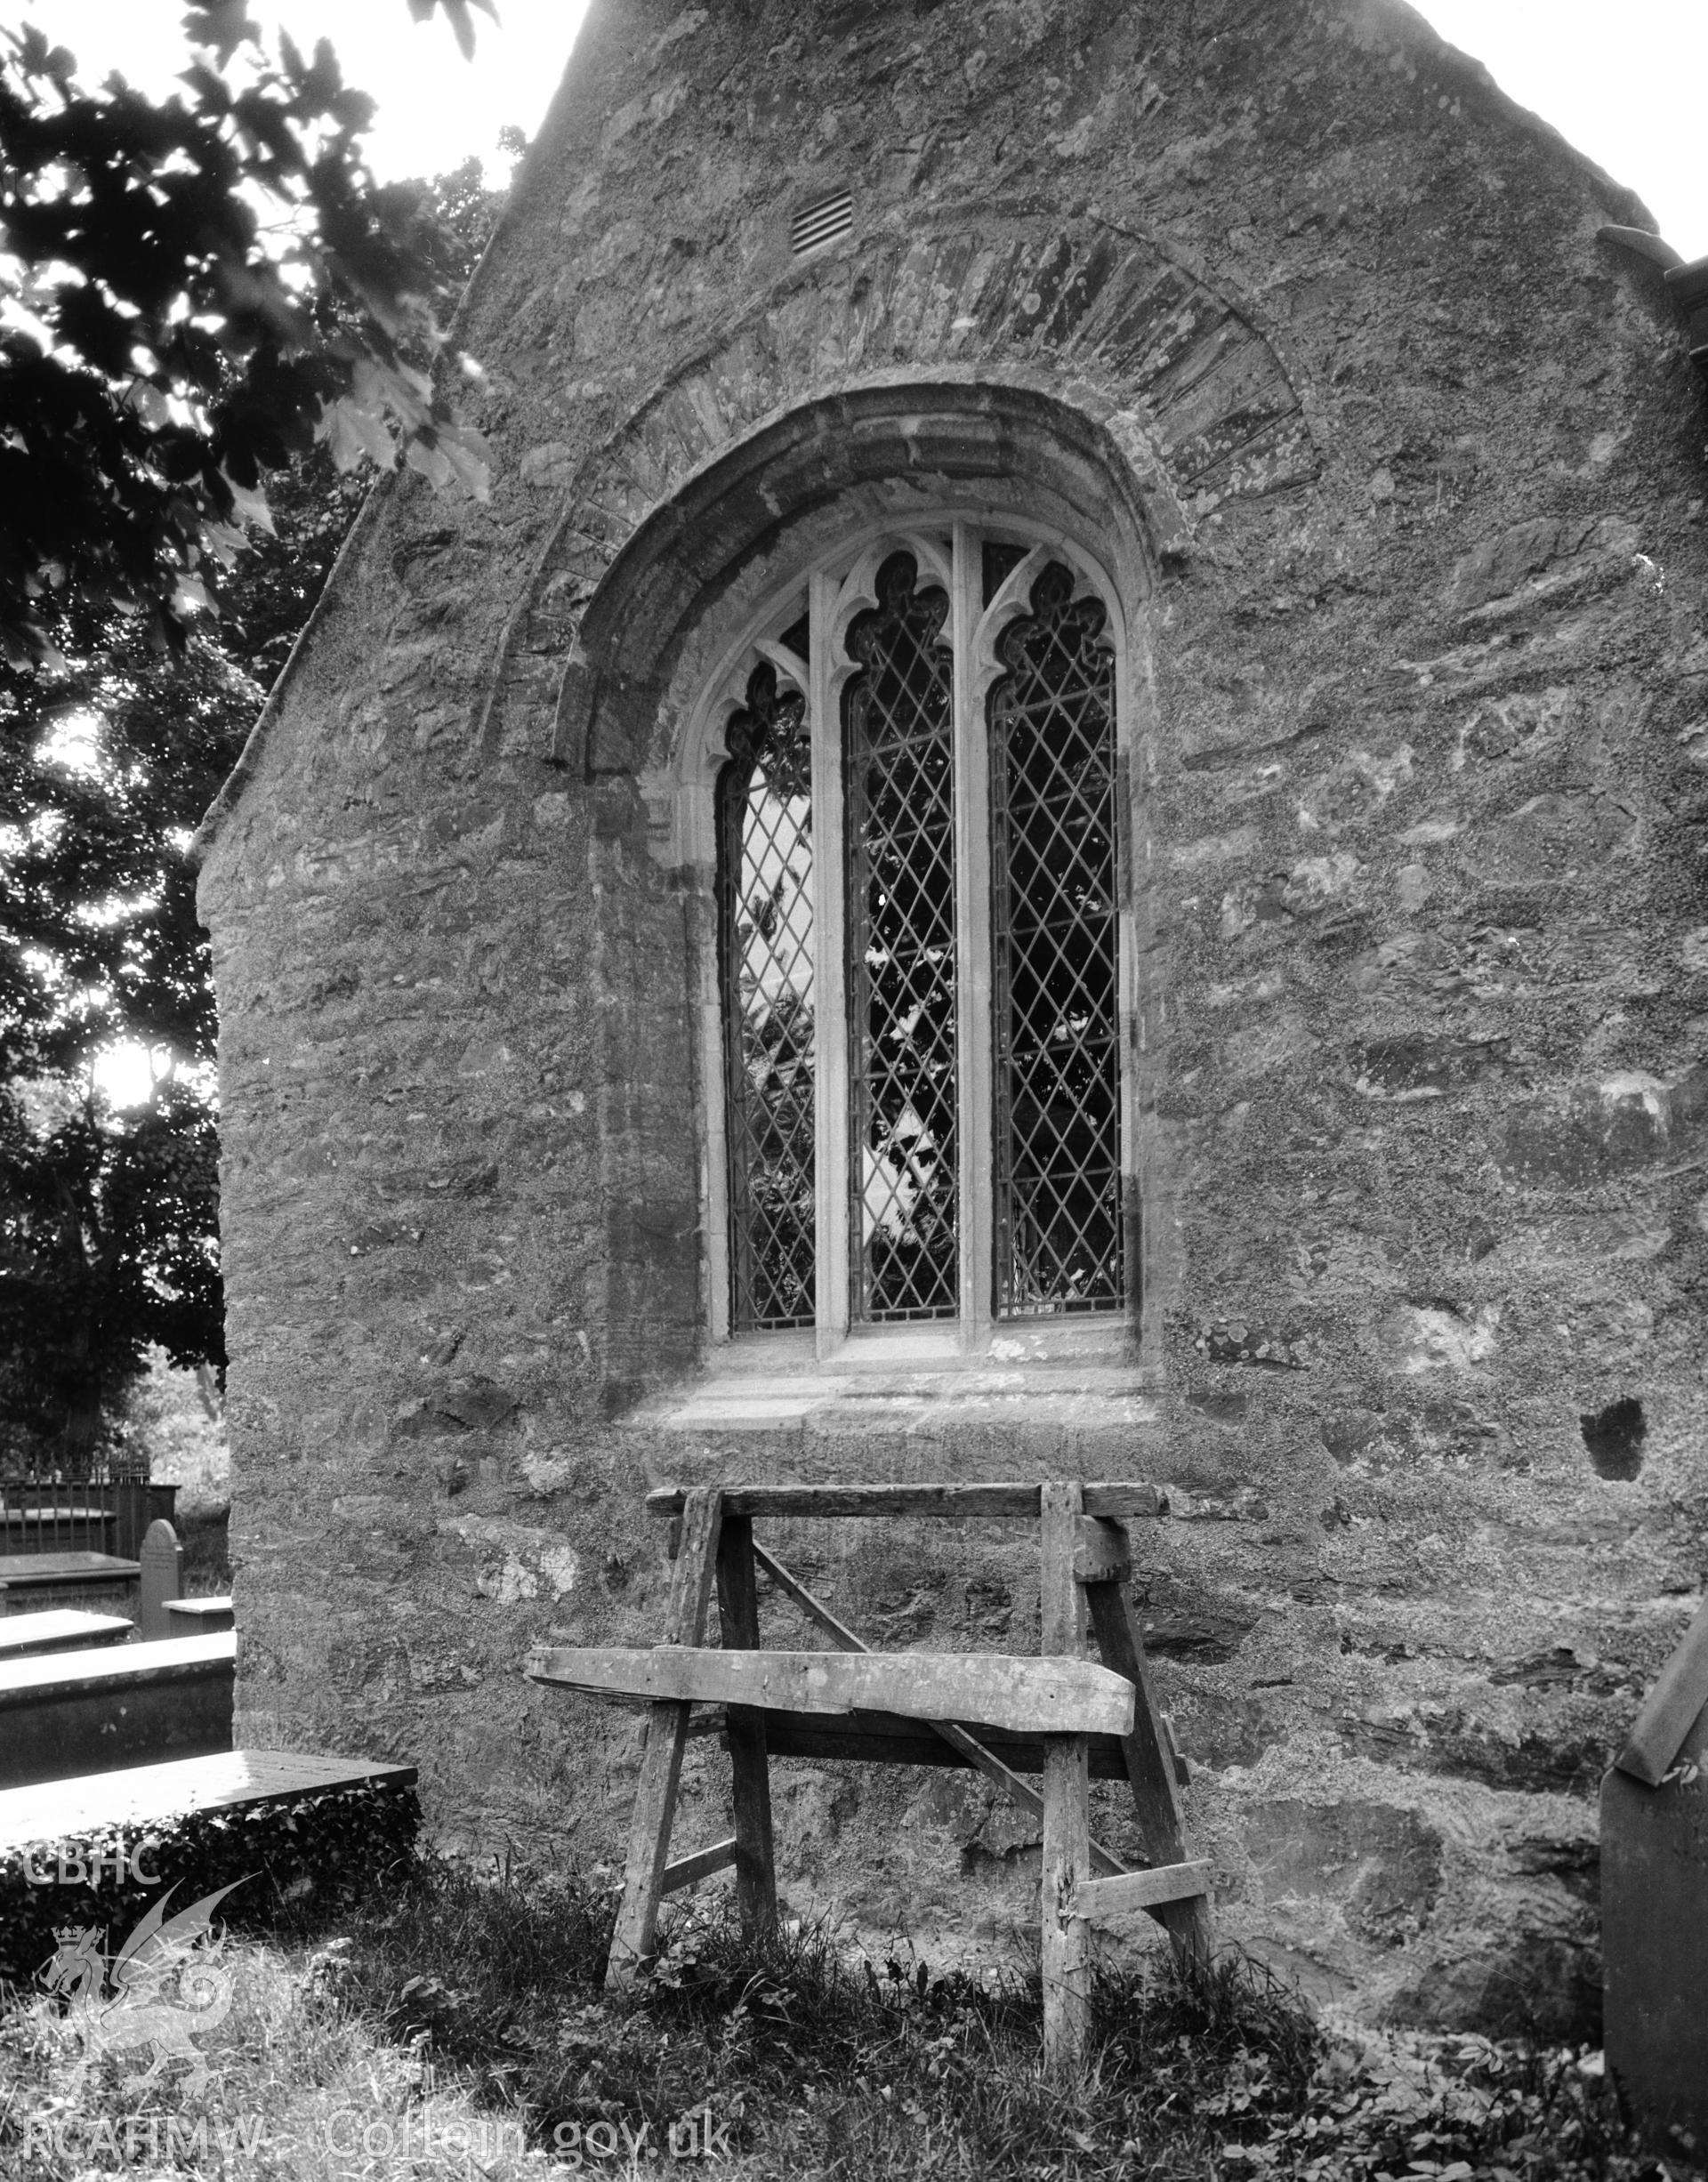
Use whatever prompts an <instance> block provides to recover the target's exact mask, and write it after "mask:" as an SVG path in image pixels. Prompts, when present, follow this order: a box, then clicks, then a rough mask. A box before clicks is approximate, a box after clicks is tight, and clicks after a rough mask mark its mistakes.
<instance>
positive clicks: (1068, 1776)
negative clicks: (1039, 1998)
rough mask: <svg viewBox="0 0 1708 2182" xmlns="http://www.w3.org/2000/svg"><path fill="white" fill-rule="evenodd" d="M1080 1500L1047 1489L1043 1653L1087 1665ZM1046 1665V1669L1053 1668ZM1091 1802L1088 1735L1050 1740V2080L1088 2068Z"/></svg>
mask: <svg viewBox="0 0 1708 2182" xmlns="http://www.w3.org/2000/svg"><path fill="white" fill-rule="evenodd" d="M1082 1504H1083V1503H1082V1496H1081V1493H1080V1488H1079V1486H1076V1485H1067V1484H1064V1485H1046V1486H1043V1488H1042V1503H1041V1509H1040V1524H1041V1540H1040V1543H1041V1548H1042V1557H1043V1558H1042V1584H1041V1590H1040V1606H1041V1611H1042V1617H1043V1650H1044V1652H1045V1654H1046V1655H1057V1656H1059V1657H1060V1658H1061V1660H1062V1663H1064V1664H1066V1665H1073V1666H1077V1665H1079V1664H1081V1662H1080V1661H1079V1660H1078V1659H1077V1657H1076V1654H1077V1653H1078V1650H1079V1614H1080V1604H1079V1602H1080V1598H1081V1595H1082V1594H1081V1591H1080V1587H1079V1586H1078V1585H1077V1584H1076V1582H1075V1581H1074V1553H1075V1550H1076V1547H1077V1545H1078V1543H1079V1526H1080V1517H1081V1510H1082ZM1051 1663H1053V1661H1052V1660H1051V1659H1050V1658H1046V1659H1045V1660H1044V1661H1043V1662H1040V1664H1051ZM1091 1847H1092V1828H1091V1798H1090V1791H1089V1785H1088V1775H1087V1772H1086V1751H1085V1738H1084V1735H1083V1734H1061V1735H1051V1737H1050V1739H1049V1741H1048V1742H1047V1743H1045V1745H1044V1751H1043V1877H1042V1881H1041V1884H1040V1888H1039V1896H1040V1899H1039V1920H1040V1923H1041V1926H1042V1938H1043V1948H1042V1953H1043V2065H1044V2067H1045V2069H1046V2071H1047V2072H1049V2073H1051V2074H1052V2075H1057V2076H1066V2075H1073V2074H1076V2073H1077V2072H1078V2071H1079V2069H1080V2068H1081V2067H1082V2066H1083V2065H1084V2058H1085V2042H1086V2039H1087V2037H1088V2036H1089V2034H1090V2031H1091V2021H1092V1928H1091V1926H1090V1924H1089V1923H1088V1922H1087V1920H1085V1918H1084V1916H1082V1915H1081V1913H1080V1911H1079V1907H1078V1896H1079V1889H1080V1888H1081V1887H1082V1886H1083V1885H1084V1883H1085V1881H1086V1880H1088V1879H1089V1878H1090V1877H1091V1869H1092V1857H1091Z"/></svg>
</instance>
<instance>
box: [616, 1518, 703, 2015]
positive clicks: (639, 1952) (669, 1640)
mask: <svg viewBox="0 0 1708 2182" xmlns="http://www.w3.org/2000/svg"><path fill="white" fill-rule="evenodd" d="M722 1521H723V1495H722V1494H721V1493H720V1492H719V1491H718V1490H717V1488H716V1487H715V1486H710V1487H707V1488H705V1489H704V1490H699V1491H696V1492H693V1493H690V1494H689V1496H688V1501H687V1504H686V1506H685V1507H684V1508H683V1510H682V1550H681V1552H680V1553H679V1554H678V1555H677V1557H676V1560H675V1563H674V1566H673V1568H672V1571H671V1586H670V1609H669V1612H668V1614H666V1616H665V1650H666V1653H667V1652H668V1649H669V1648H670V1647H674V1646H678V1645H697V1644H698V1643H699V1641H700V1639H701V1638H702V1637H703V1636H704V1635H705V1615H706V1609H707V1607H708V1606H709V1605H710V1603H711V1598H712V1584H713V1576H714V1574H715V1572H716V1569H717V1558H718V1533H719V1530H720V1528H721V1525H722ZM641 1656H643V1657H657V1656H658V1655H657V1654H643V1655H641ZM688 1729H689V1706H688V1705H687V1704H686V1703H681V1701H680V1700H678V1701H675V1702H669V1703H657V1704H655V1705H654V1706H653V1708H652V1714H651V1717H650V1719H649V1721H648V1724H647V1747H646V1751H645V1752H644V1754H643V1756H642V1757H641V1778H640V1780H639V1782H638V1783H636V1786H635V1791H634V1811H633V1815H632V1817H631V1819H630V1821H629V1858H628V1864H627V1866H626V1868H625V1869H624V1874H623V1901H622V1905H621V1907H620V1908H619V1909H618V1911H617V1914H616V1929H615V1930H614V1931H613V1932H612V1934H611V1952H610V1958H609V1961H608V1963H607V1965H606V1970H605V1985H606V1990H607V1991H608V1992H620V1991H622V1990H624V1988H625V1987H627V1986H630V1985H632V1984H633V1983H634V1980H635V1977H636V1976H637V1974H638V1973H639V1971H640V1969H641V1965H642V1964H643V1963H644V1962H646V1961H649V1959H650V1957H651V1955H652V1953H653V1951H654V1948H655V1946H656V1944H657V1936H658V1904H659V1902H660V1900H661V1899H662V1898H663V1895H664V1880H665V1865H666V1864H667V1863H668V1862H669V1859H670V1829H671V1824H672V1821H673V1819H674V1817H675V1816H676V1790H677V1786H678V1784H679V1783H680V1782H681V1775H682V1752H683V1751H684V1750H685V1749H686V1748H687V1745H688Z"/></svg>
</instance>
